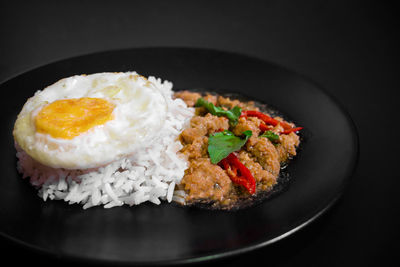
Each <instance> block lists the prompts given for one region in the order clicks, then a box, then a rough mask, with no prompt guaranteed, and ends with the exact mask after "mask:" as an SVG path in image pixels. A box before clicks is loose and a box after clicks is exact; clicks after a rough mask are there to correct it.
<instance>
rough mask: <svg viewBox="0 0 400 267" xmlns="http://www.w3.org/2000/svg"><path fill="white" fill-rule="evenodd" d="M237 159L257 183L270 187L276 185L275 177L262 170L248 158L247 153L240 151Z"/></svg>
mask: <svg viewBox="0 0 400 267" xmlns="http://www.w3.org/2000/svg"><path fill="white" fill-rule="evenodd" d="M238 157H239V160H240V161H241V162H242V163H243V164H244V165H245V166H246V167H247V168H248V169H249V170H250V172H251V174H252V175H253V176H254V179H255V180H256V181H257V182H261V183H262V184H263V185H266V186H272V185H274V184H275V183H276V176H275V175H273V174H272V173H270V172H269V171H266V170H264V169H263V167H261V165H260V164H259V163H258V162H256V161H254V160H253V159H252V158H251V157H250V154H249V153H247V152H246V151H243V150H242V151H240V152H239V155H238ZM264 189H266V188H264Z"/></svg>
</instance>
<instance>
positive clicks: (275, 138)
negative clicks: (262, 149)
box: [260, 131, 279, 143]
mask: <svg viewBox="0 0 400 267" xmlns="http://www.w3.org/2000/svg"><path fill="white" fill-rule="evenodd" d="M260 137H266V138H268V139H269V141H271V142H273V143H276V142H278V141H279V135H277V134H276V133H274V132H273V131H265V132H264V133H263V134H262V135H260Z"/></svg>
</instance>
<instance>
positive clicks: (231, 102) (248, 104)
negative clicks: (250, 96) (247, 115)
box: [217, 96, 258, 110]
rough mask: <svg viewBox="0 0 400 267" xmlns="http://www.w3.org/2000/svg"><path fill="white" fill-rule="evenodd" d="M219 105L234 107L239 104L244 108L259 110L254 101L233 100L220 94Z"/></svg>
mask: <svg viewBox="0 0 400 267" xmlns="http://www.w3.org/2000/svg"><path fill="white" fill-rule="evenodd" d="M217 104H218V106H222V107H226V108H228V109H232V108H233V107H234V106H239V107H240V108H242V109H243V110H248V109H251V110H258V108H257V107H255V106H254V102H253V101H249V102H240V101H239V100H231V99H230V98H229V97H223V96H218V103H217Z"/></svg>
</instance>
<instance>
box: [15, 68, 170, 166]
mask: <svg viewBox="0 0 400 267" xmlns="http://www.w3.org/2000/svg"><path fill="white" fill-rule="evenodd" d="M167 110H168V105H167V102H166V99H165V97H164V95H163V93H162V92H161V91H160V89H159V88H157V86H156V85H155V84H153V83H151V82H149V81H148V80H147V79H146V78H145V77H143V76H141V75H138V74H137V73H136V72H126V73H97V74H91V75H76V76H72V77H69V78H64V79H62V80H60V81H58V82H56V83H54V84H52V85H50V86H48V87H46V88H45V89H43V90H39V91H37V92H36V93H35V94H34V96H33V97H31V98H29V99H28V101H27V102H26V103H25V105H24V106H23V108H22V110H21V112H20V114H19V115H18V117H17V120H16V122H15V126H14V131H13V135H14V139H15V142H16V145H17V146H18V147H19V148H20V149H22V150H24V151H25V152H26V153H27V154H28V155H29V156H31V157H32V158H33V159H34V160H36V161H38V162H39V163H41V164H43V165H46V166H49V167H52V168H64V169H89V168H98V167H101V166H104V165H106V164H109V163H110V162H113V161H116V160H119V159H121V158H123V157H127V156H129V155H132V154H134V153H135V150H137V149H138V148H140V147H141V146H143V145H144V144H148V143H149V142H152V140H154V139H155V138H157V137H158V136H159V135H160V134H162V133H160V130H161V128H162V127H163V124H164V121H165V116H166V113H167Z"/></svg>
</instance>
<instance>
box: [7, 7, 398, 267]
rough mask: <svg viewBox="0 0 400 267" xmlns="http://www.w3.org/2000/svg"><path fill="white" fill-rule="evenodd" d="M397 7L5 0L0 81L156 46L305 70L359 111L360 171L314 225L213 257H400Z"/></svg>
mask: <svg viewBox="0 0 400 267" xmlns="http://www.w3.org/2000/svg"><path fill="white" fill-rule="evenodd" d="M398 11H399V10H398V9H396V8H395V7H394V6H392V5H390V4H388V3H385V2H382V1H380V2H378V1H376V2H365V1H360V2H355V1H282V0H276V1H263V2H262V1H248V2H244V1H238V2H233V1H218V2H217V1H201V2H200V1H82V0H81V1H60V2H58V1H32V2H28V1H26V2H21V1H1V2H0V82H2V81H5V80H7V79H9V78H11V77H14V76H16V75H18V74H21V73H23V72H25V71H28V70H31V69H33V68H35V67H38V66H41V65H44V64H47V63H51V62H54V61H57V60H60V59H65V58H69V57H72V56H78V55H83V54H88V53H93V52H98V51H105V50H114V49H122V48H135V47H148V46H184V47H198V48H213V49H219V50H226V51H233V52H239V53H243V54H247V55H250V56H255V57H259V58H261V59H264V60H267V61H271V62H274V63H277V64H279V65H282V66H285V67H287V68H289V69H291V70H294V71H296V72H298V73H300V74H303V75H305V76H308V77H309V78H311V79H312V80H314V81H316V82H317V83H318V84H320V85H321V86H322V87H324V88H325V90H326V91H328V92H329V93H330V94H331V95H333V96H334V97H335V98H336V99H337V100H338V101H339V102H341V103H342V104H343V105H344V107H345V108H346V109H347V110H348V112H349V113H350V115H351V116H352V118H353V119H354V121H355V123H356V126H357V128H358V131H359V137H360V158H359V164H358V167H357V169H356V172H355V174H354V176H353V178H352V179H351V181H350V182H349V184H348V187H347V188H346V190H345V191H344V194H343V196H342V197H341V199H340V200H339V201H338V202H337V203H336V205H334V206H333V207H332V208H331V209H330V210H329V211H328V212H327V213H326V214H324V215H323V216H322V217H321V218H319V219H318V220H316V221H314V222H313V223H311V224H310V225H308V226H307V227H306V228H304V229H302V230H300V231H299V232H297V233H295V234H293V235H292V236H290V237H288V238H286V239H285V240H282V241H280V242H278V243H276V244H273V245H271V246H268V247H265V248H261V249H258V250H256V251H253V252H250V253H246V254H243V255H239V256H234V257H231V258H227V259H223V260H218V261H216V263H219V264H221V265H222V266H231V265H235V266H236V265H237V266H245V265H247V264H248V263H249V262H250V261H252V260H254V259H256V260H257V263H258V264H259V265H268V266H303V265H305V266H377V265H379V266H380V265H384V264H385V265H386V266H389V265H393V266H394V265H397V264H399V262H400V260H399V259H398V258H399V257H398V256H397V250H396V243H397V242H398V241H399V240H400V230H399V227H400V216H399V215H400V201H399V196H400V194H399V193H398V192H399V189H400V182H399V180H400V177H399V174H398V164H397V157H398V156H397V154H398V152H397V151H398V149H399V145H398V141H397V138H396V137H397V134H398V129H399V126H398V124H399V123H398V121H397V117H398V111H397V110H398V98H397V95H396V91H397V90H398V89H399V80H398V73H399V68H398V57H397V49H398V48H399V43H398V42H397V40H396V37H397V36H398V35H399V23H398V20H397V18H396V16H397V14H398ZM332 127H335V125H332ZM15 252H18V254H17V255H18V257H16V258H15V257H14V256H12V254H13V253H15ZM0 254H1V260H2V261H4V262H6V261H7V260H11V259H12V260H13V261H14V263H16V264H19V263H23V262H24V261H25V260H26V259H28V260H29V262H30V264H32V263H35V264H36V263H38V264H45V263H48V264H52V265H53V264H60V263H70V262H65V261H62V260H60V259H57V258H51V257H48V256H46V257H43V256H40V255H37V254H35V253H34V252H32V251H30V250H27V249H25V248H22V247H19V246H17V245H15V244H14V243H11V242H10V241H8V240H5V239H4V238H1V239H0ZM73 263H74V264H75V265H77V263H75V262H73Z"/></svg>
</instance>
